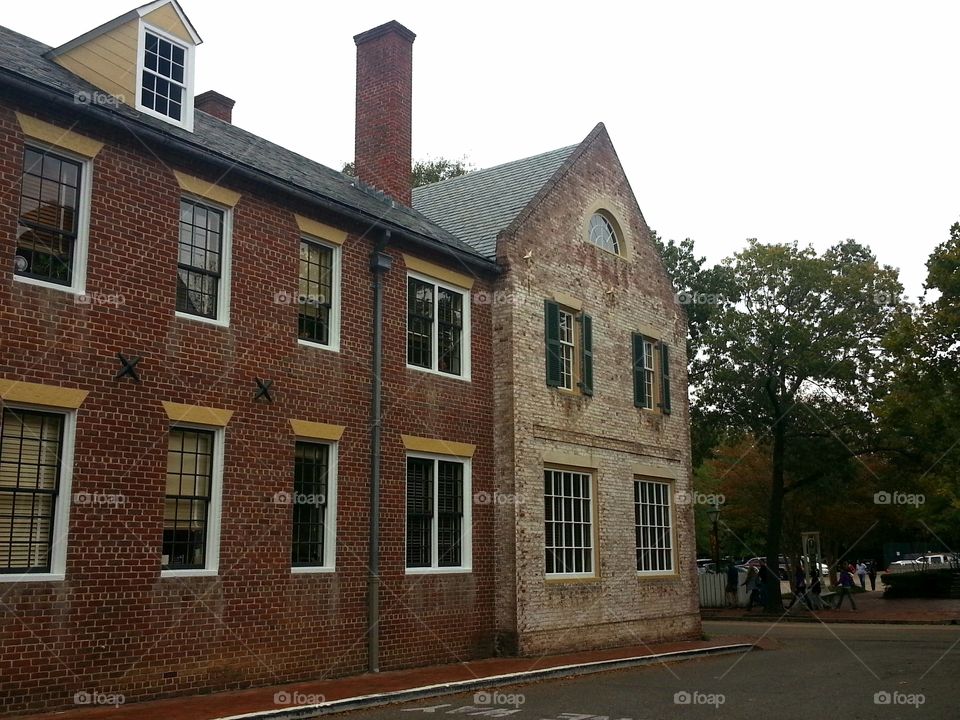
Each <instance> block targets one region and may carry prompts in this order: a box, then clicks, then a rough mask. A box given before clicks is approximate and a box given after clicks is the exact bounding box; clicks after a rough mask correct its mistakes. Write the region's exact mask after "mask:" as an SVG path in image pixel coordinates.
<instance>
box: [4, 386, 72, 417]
mask: <svg viewBox="0 0 960 720" xmlns="http://www.w3.org/2000/svg"><path fill="white" fill-rule="evenodd" d="M88 394H89V391H88V390H77V389H75V388H65V387H59V386H57V385H42V384H40V383H30V382H21V381H20V380H0V400H2V401H3V402H15V403H25V404H27V405H45V406H47V407H56V408H67V409H70V410H76V409H77V408H78V407H80V406H81V405H82V404H83V401H84V400H86V398H87V395H88Z"/></svg>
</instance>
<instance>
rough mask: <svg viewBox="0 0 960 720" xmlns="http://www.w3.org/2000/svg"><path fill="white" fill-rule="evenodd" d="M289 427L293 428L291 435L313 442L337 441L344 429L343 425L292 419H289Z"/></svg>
mask: <svg viewBox="0 0 960 720" xmlns="http://www.w3.org/2000/svg"><path fill="white" fill-rule="evenodd" d="M290 427H291V428H293V434H294V435H296V436H297V437H303V438H311V439H313V440H339V439H340V438H342V437H343V431H344V430H345V429H346V427H345V426H343V425H330V424H328V423H318V422H310V421H309V420H294V419H293V418H290Z"/></svg>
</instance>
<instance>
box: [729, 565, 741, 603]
mask: <svg viewBox="0 0 960 720" xmlns="http://www.w3.org/2000/svg"><path fill="white" fill-rule="evenodd" d="M739 584H740V571H739V570H738V569H737V566H736V565H734V564H733V563H732V562H731V563H730V564H729V565H728V566H727V587H726V593H727V601H726V605H727V607H729V608H735V607H736V606H737V586H738V585H739Z"/></svg>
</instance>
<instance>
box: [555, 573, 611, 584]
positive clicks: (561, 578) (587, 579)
mask: <svg viewBox="0 0 960 720" xmlns="http://www.w3.org/2000/svg"><path fill="white" fill-rule="evenodd" d="M600 580H601V578H600V576H599V575H579V574H578V575H547V576H546V577H545V582H546V583H547V585H564V584H568V583H597V582H600Z"/></svg>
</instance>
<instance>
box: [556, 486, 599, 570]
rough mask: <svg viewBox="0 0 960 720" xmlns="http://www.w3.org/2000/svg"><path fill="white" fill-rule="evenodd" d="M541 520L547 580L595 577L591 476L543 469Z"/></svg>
mask: <svg viewBox="0 0 960 720" xmlns="http://www.w3.org/2000/svg"><path fill="white" fill-rule="evenodd" d="M543 518H544V546H545V552H546V555H545V563H546V566H545V570H546V574H547V577H548V578H551V577H552V578H578V577H594V576H595V568H596V543H595V542H594V522H593V475H592V474H591V473H589V472H583V471H577V470H566V469H564V470H561V469H550V468H547V469H545V470H544V471H543Z"/></svg>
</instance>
